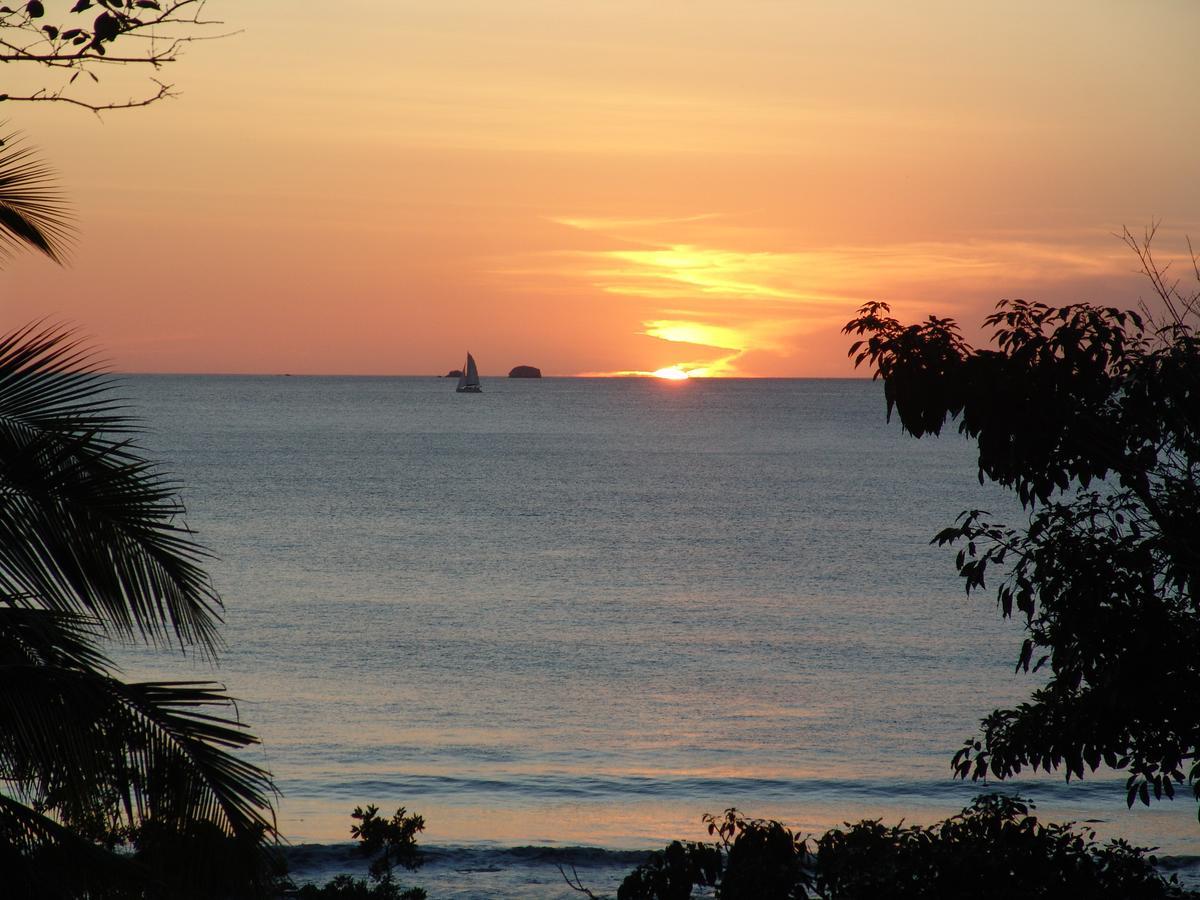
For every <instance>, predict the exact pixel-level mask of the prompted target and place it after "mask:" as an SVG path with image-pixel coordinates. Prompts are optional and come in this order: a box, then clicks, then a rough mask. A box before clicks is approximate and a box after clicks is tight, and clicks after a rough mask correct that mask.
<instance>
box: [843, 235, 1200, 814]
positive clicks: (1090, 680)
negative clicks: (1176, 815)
mask: <svg viewBox="0 0 1200 900" xmlns="http://www.w3.org/2000/svg"><path fill="white" fill-rule="evenodd" d="M1153 237H1154V229H1153V228H1151V229H1148V230H1147V232H1146V235H1145V237H1144V239H1143V240H1142V241H1140V242H1139V241H1136V240H1135V239H1134V238H1133V237H1132V236H1131V235H1130V234H1129V232H1128V231H1126V233H1125V240H1126V242H1127V243H1128V244H1129V246H1130V247H1131V248H1132V249H1133V250H1134V252H1135V253H1136V254H1137V255H1138V258H1139V259H1140V260H1141V263H1142V267H1143V271H1144V272H1145V274H1146V275H1147V276H1148V277H1149V278H1150V280H1151V282H1152V284H1153V285H1154V288H1155V290H1156V292H1157V294H1158V298H1159V301H1160V306H1161V309H1160V310H1159V311H1158V312H1157V313H1152V312H1151V311H1150V310H1149V309H1148V308H1146V307H1145V306H1143V309H1142V311H1141V312H1140V313H1139V312H1135V311H1130V310H1118V309H1114V308H1111V307H1097V306H1092V305H1088V304H1075V305H1071V306H1065V307H1061V308H1053V307H1049V306H1046V305H1043V304H1041V303H1033V302H1028V301H1024V300H1012V301H1008V300H1006V301H1003V302H1001V303H1000V304H999V305H998V307H997V309H996V312H995V313H994V314H992V315H990V316H988V317H987V319H986V320H985V323H986V324H987V325H988V326H990V327H992V328H993V329H994V337H993V340H994V343H995V349H975V348H972V347H970V346H968V345H967V344H966V342H965V341H964V340H963V339H962V337H961V335H960V333H959V330H958V327H957V325H956V324H955V323H954V322H953V321H952V320H950V319H938V318H934V317H932V316H931V317H930V318H929V319H927V320H926V321H925V322H923V323H920V324H915V325H903V324H901V323H900V322H898V321H897V320H896V319H894V318H892V317H891V315H890V310H889V308H888V306H887V304H885V303H869V304H867V305H865V306H863V307H862V308H861V309H860V310H859V314H858V317H857V318H855V319H854V320H853V321H851V322H850V323H849V324H847V325H846V327H845V331H846V332H847V333H854V334H858V335H862V336H864V339H863V340H859V341H856V342H855V343H854V344H853V346H852V347H851V348H850V354H851V355H852V356H854V357H855V364H856V365H858V364H862V363H864V362H865V363H867V364H868V365H869V366H870V367H871V368H873V369H874V371H875V377H877V378H882V379H883V383H884V390H885V398H886V402H887V412H888V416H889V418H890V416H891V414H892V412H893V411H895V412H896V413H898V414H899V417H900V422H901V424H902V425H903V427H904V429H905V430H906V431H908V432H909V433H910V434H912V435H914V436H916V437H921V436H923V435H927V434H935V435H936V434H938V433H939V432H940V431H941V429H942V428H943V427H944V426H945V425H946V424H947V423H948V422H950V421H954V420H957V421H958V427H959V431H960V432H962V433H963V434H964V435H966V436H967V437H969V438H972V439H974V440H975V441H976V442H977V444H978V449H979V478H980V481H981V482H982V481H983V480H984V479H988V480H991V481H993V482H996V483H997V484H1000V485H1002V486H1004V487H1005V488H1009V489H1011V490H1012V491H1014V492H1016V494H1017V496H1018V497H1019V498H1020V501H1021V503H1022V505H1023V507H1024V508H1025V509H1026V511H1027V513H1028V521H1027V522H1026V523H1024V524H1022V525H1021V526H1019V527H1013V526H1009V525H1004V524H1000V523H996V522H994V521H992V519H991V518H990V516H989V515H988V513H986V512H984V511H982V510H969V511H967V512H964V513H963V514H962V515H961V516H960V517H959V519H958V521H957V522H956V523H955V524H954V525H953V526H951V527H949V528H946V529H945V530H943V531H942V532H940V533H939V534H938V535H937V536H936V537H935V538H934V540H935V542H936V543H938V544H951V545H956V546H958V547H959V548H960V549H959V552H958V555H957V558H956V561H955V562H956V566H957V568H958V571H959V574H960V575H961V576H962V578H963V580H964V582H965V585H966V589H967V592H968V594H970V593H973V592H976V591H981V590H984V589H985V588H986V576H987V575H989V574H994V575H996V576H998V583H997V585H996V589H995V596H996V600H997V603H998V605H999V607H1000V610H1001V612H1002V614H1003V615H1004V616H1005V617H1008V616H1012V615H1013V614H1014V610H1015V611H1016V613H1017V614H1019V615H1020V617H1021V618H1022V620H1023V624H1024V628H1025V632H1026V638H1025V640H1024V642H1023V644H1022V645H1021V649H1020V652H1019V653H1018V655H1017V661H1016V667H1017V669H1018V670H1023V671H1029V670H1031V669H1032V670H1033V671H1038V670H1041V669H1047V670H1048V673H1049V678H1048V680H1047V682H1046V683H1045V686H1044V687H1041V688H1039V689H1037V690H1035V691H1034V692H1033V694H1032V697H1031V698H1030V700H1029V702H1026V703H1022V704H1020V705H1019V706H1017V707H1016V708H1015V709H1005V710H996V711H995V712H993V713H991V714H990V715H989V716H987V717H986V718H985V719H983V721H982V734H981V735H980V736H979V737H972V738H970V739H968V740H967V742H966V744H965V745H964V746H963V748H962V749H961V750H960V751H959V752H958V753H957V754H956V756H955V757H954V768H955V770H956V772H957V773H958V775H959V776H961V777H963V778H967V777H970V778H973V779H979V778H983V777H985V776H986V775H988V774H990V775H992V776H995V777H996V778H1007V777H1009V776H1012V775H1015V774H1017V773H1019V772H1021V770H1022V769H1023V768H1025V767H1032V768H1034V769H1043V770H1060V769H1062V770H1065V773H1066V777H1067V778H1068V780H1069V779H1071V778H1083V777H1084V774H1085V772H1086V771H1095V770H1096V769H1097V768H1099V767H1100V766H1101V765H1102V764H1105V765H1107V766H1109V767H1110V768H1113V769H1121V770H1127V771H1128V773H1129V775H1128V780H1127V782H1126V800H1127V803H1128V804H1129V805H1132V804H1133V803H1134V802H1135V800H1139V799H1140V800H1141V801H1142V802H1143V803H1146V804H1149V802H1150V799H1151V797H1154V798H1161V797H1164V796H1166V797H1173V796H1174V793H1175V789H1176V786H1177V785H1180V784H1183V783H1185V782H1186V783H1187V784H1188V785H1189V786H1190V788H1191V790H1192V791H1193V793H1194V795H1195V796H1196V798H1198V799H1200V762H1198V761H1197V754H1198V753H1200V707H1198V706H1197V705H1196V702H1195V698H1196V697H1198V696H1200V615H1198V613H1200V609H1198V608H1197V602H1198V598H1197V588H1198V587H1200V530H1198V529H1197V528H1196V522H1197V521H1200V337H1198V336H1197V334H1196V331H1195V324H1196V316H1197V307H1198V304H1200V291H1196V292H1193V293H1188V292H1185V291H1184V290H1183V289H1181V287H1180V282H1178V281H1171V280H1169V277H1168V275H1167V269H1166V267H1165V266H1160V265H1159V264H1158V263H1157V262H1156V260H1155V259H1154V256H1153V253H1152V250H1151V242H1152V240H1153ZM1189 247H1190V245H1189ZM1191 263H1192V269H1193V272H1194V274H1195V277H1196V279H1197V281H1198V282H1200V266H1198V265H1197V264H1196V259H1195V256H1194V255H1193V257H1192V260H1191Z"/></svg>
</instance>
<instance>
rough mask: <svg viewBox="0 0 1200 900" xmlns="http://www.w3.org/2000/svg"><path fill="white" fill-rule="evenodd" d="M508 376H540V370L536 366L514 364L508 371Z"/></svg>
mask: <svg viewBox="0 0 1200 900" xmlns="http://www.w3.org/2000/svg"><path fill="white" fill-rule="evenodd" d="M508 377H509V378H541V377H542V370H541V369H539V368H538V367H537V366H515V367H513V369H512V371H510V372H509V373H508Z"/></svg>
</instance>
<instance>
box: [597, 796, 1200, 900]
mask: <svg viewBox="0 0 1200 900" xmlns="http://www.w3.org/2000/svg"><path fill="white" fill-rule="evenodd" d="M1030 808H1031V804H1028V803H1027V802H1025V801H1023V800H1021V799H1019V798H1013V797H1005V796H1001V795H998V794H985V795H981V796H979V797H977V798H976V799H975V800H974V802H973V803H972V804H971V805H970V806H968V807H967V808H966V809H964V810H963V811H962V812H961V813H960V814H958V815H956V816H952V817H950V818H949V819H945V820H944V821H942V822H939V823H937V824H935V825H931V826H929V827H920V826H912V825H910V826H905V825H903V824H900V825H893V826H885V825H883V824H882V823H880V822H879V821H877V820H869V819H867V820H863V821H861V822H859V823H857V824H855V825H849V824H847V825H846V827H845V828H835V829H832V830H830V831H828V832H826V833H825V834H824V835H822V836H821V837H820V838H819V839H817V840H816V841H814V842H811V843H810V842H809V841H807V840H803V839H801V838H799V837H798V836H797V835H795V834H794V833H793V832H791V831H789V830H788V829H787V828H785V827H784V826H783V825H781V824H780V823H779V822H773V821H763V820H757V819H745V818H744V817H742V816H741V815H740V814H739V813H738V812H737V810H735V809H730V810H727V811H726V812H725V815H724V816H723V817H722V818H720V819H716V818H714V817H711V816H706V817H705V818H706V820H708V822H709V833H710V834H713V833H714V826H715V829H716V834H717V840H716V841H715V842H713V843H711V844H696V843H692V844H686V845H684V844H680V843H679V842H675V843H673V844H671V845H670V846H669V847H668V848H667V849H666V850H665V851H663V852H661V853H656V854H654V855H653V856H652V857H651V859H650V860H649V861H648V862H647V863H645V864H643V865H642V866H639V867H638V868H637V869H635V870H634V871H633V872H631V873H630V874H629V876H628V877H627V878H626V879H625V881H624V882H623V883H622V885H621V887H620V889H619V891H618V894H617V897H618V900H686V898H689V897H691V896H692V888H693V887H703V888H713V895H714V896H715V897H717V898H719V900H751V898H753V900H944V898H948V897H971V898H979V900H992V898H995V900H1001V898H1004V900H1007V898H1011V897H1030V898H1037V897H1045V898H1060V897H1088V898H1090V900H1152V898H1153V900H1157V898H1173V897H1194V896H1196V895H1195V894H1192V893H1189V892H1187V891H1185V890H1184V889H1183V888H1181V887H1180V886H1179V884H1178V882H1177V881H1176V879H1174V877H1172V878H1170V879H1167V878H1164V877H1163V876H1162V874H1161V873H1159V872H1158V870H1157V869H1156V868H1155V859H1154V857H1152V856H1148V855H1147V851H1146V850H1144V849H1142V848H1136V847H1131V846H1129V845H1128V844H1126V843H1124V842H1123V841H1110V842H1108V843H1107V844H1104V845H1102V846H1101V845H1098V844H1097V843H1096V842H1095V835H1094V833H1092V832H1087V831H1080V830H1078V829H1076V828H1075V827H1074V826H1073V825H1071V824H1066V825H1055V824H1046V825H1043V824H1041V823H1040V822H1038V820H1037V818H1036V817H1035V816H1033V815H1031V814H1030ZM668 873H669V877H667V875H668ZM689 877H690V878H691V883H687V881H686V879H687V878H689ZM585 893H586V891H585ZM593 896H594V895H593Z"/></svg>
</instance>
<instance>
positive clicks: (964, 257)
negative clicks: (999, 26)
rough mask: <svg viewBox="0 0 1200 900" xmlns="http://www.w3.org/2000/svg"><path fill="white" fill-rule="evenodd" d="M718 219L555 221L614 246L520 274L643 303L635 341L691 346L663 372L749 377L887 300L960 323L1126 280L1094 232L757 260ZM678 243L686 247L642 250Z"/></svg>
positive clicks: (548, 261) (1125, 262)
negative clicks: (1020, 301) (1044, 294)
mask: <svg viewBox="0 0 1200 900" xmlns="http://www.w3.org/2000/svg"><path fill="white" fill-rule="evenodd" d="M718 218H724V217H723V216H722V215H721V214H719V213H704V214H700V215H695V216H682V217H642V218H635V217H629V218H617V217H586V216H562V217H557V218H555V219H554V220H553V221H556V222H559V223H561V224H564V225H568V226H570V227H572V228H577V229H583V230H587V231H590V232H593V233H596V234H598V235H602V236H603V237H605V238H607V239H608V240H610V241H611V242H612V244H613V245H614V246H612V247H610V248H607V249H588V250H569V251H556V252H551V253H544V254H538V255H537V259H536V261H533V262H531V264H530V265H529V266H527V267H525V268H523V269H521V270H520V271H521V272H522V274H524V275H531V274H533V275H538V276H545V275H552V276H555V277H556V278H557V279H559V280H560V281H561V280H566V281H575V282H582V283H585V284H587V285H589V286H590V287H591V288H592V289H593V290H594V291H596V292H598V293H600V294H604V295H610V296H619V297H625V298H633V299H636V300H642V301H645V303H644V308H643V310H642V311H641V312H642V315H643V319H642V328H641V330H640V331H639V332H637V333H638V334H642V335H646V336H649V337H652V338H656V339H658V340H660V341H663V342H664V344H666V345H672V344H686V345H690V346H691V347H692V348H693V351H692V352H691V353H690V354H689V357H690V358H689V359H687V360H683V361H680V360H678V359H677V358H676V357H672V358H671V362H672V363H673V365H675V366H678V367H679V368H681V369H682V370H684V371H687V372H688V373H689V374H712V375H730V374H752V373H741V372H740V370H739V363H740V362H741V361H742V359H743V357H744V356H746V354H748V353H751V352H768V353H775V354H785V353H787V352H789V350H790V348H791V346H793V345H794V343H795V339H796V338H797V337H799V336H803V335H806V334H813V333H816V332H822V333H824V332H827V331H830V330H831V329H836V328H839V327H840V325H841V324H842V323H844V322H845V321H846V318H847V314H848V312H849V311H851V310H853V309H855V308H857V307H858V306H860V305H861V304H863V303H865V302H867V301H869V300H874V299H885V300H888V301H889V302H891V303H892V305H893V308H894V309H895V310H896V312H897V314H898V315H899V316H901V317H904V316H909V315H918V316H920V315H924V314H925V313H927V312H928V311H929V309H930V308H931V307H936V308H938V309H939V310H943V311H944V314H948V315H952V316H962V315H963V314H964V313H968V312H972V311H973V310H974V309H975V308H976V307H978V306H979V305H980V303H981V302H982V301H983V300H984V299H986V301H987V302H988V303H989V304H990V303H991V302H994V301H995V300H997V299H999V298H1000V297H1002V296H1021V295H1025V296H1031V295H1033V294H1035V293H1037V292H1039V291H1043V290H1046V289H1050V288H1053V287H1054V286H1055V285H1059V286H1062V287H1063V288H1074V289H1078V288H1081V287H1083V286H1086V285H1094V284H1096V283H1097V282H1098V281H1110V282H1121V281H1123V280H1127V279H1128V278H1129V276H1130V268H1131V266H1130V258H1129V252H1128V249H1127V248H1126V247H1124V246H1123V245H1122V244H1121V242H1120V241H1119V240H1115V239H1114V238H1113V236H1112V235H1111V234H1108V233H1102V232H1099V231H1095V232H1083V233H1079V232H1076V233H1074V234H1072V235H1064V234H1058V235H1055V234H1045V233H1036V232H1030V233H1028V234H1025V235H1014V234H1008V235H996V236H993V237H984V238H979V239H973V240H961V241H913V242H894V243H888V244H879V245H871V246H867V245H861V246H855V245H836V246H825V247H806V248H803V249H795V250H787V249H784V250H759V249H745V248H739V247H737V246H731V244H736V243H737V242H739V241H745V242H752V241H756V240H757V241H759V242H761V241H762V240H763V236H762V234H755V233H748V232H743V233H740V234H739V232H738V230H737V229H736V228H734V229H730V228H729V227H727V225H726V226H722V227H721V228H719V229H718V228H717V227H713V226H706V225H705V223H706V222H708V221H709V220H712V219H718ZM630 229H641V230H643V231H645V232H649V233H650V234H649V235H648V236H644V237H639V238H638V239H637V240H630V239H629V238H627V237H624V238H623V237H618V236H617V235H616V234H615V232H616V231H619V230H630ZM681 231H686V233H687V234H688V236H689V238H690V239H689V240H688V241H686V242H684V241H663V240H651V239H650V238H651V237H654V236H657V235H662V234H670V233H672V232H673V233H675V234H676V235H678V234H680V232H681ZM704 236H708V237H710V238H712V240H711V241H704V240H701V238H702V237H704ZM718 241H724V243H718ZM774 241H775V242H776V243H778V242H779V236H778V235H776V236H775V237H774ZM630 243H632V244H633V245H634V246H633V247H630V246H628V245H629V244H630ZM622 244H624V246H622ZM510 271H517V270H510ZM730 351H732V352H730ZM664 355H665V354H664ZM610 374H615V373H610ZM619 374H646V373H641V372H622V373H619Z"/></svg>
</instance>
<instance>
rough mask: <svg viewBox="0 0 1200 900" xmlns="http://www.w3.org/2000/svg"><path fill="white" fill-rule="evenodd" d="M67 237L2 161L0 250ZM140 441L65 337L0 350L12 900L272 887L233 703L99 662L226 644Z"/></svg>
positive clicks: (54, 203)
mask: <svg viewBox="0 0 1200 900" xmlns="http://www.w3.org/2000/svg"><path fill="white" fill-rule="evenodd" d="M66 233H67V229H66V224H65V218H64V216H63V213H62V206H61V204H60V202H59V200H58V198H57V195H56V194H55V192H54V190H53V186H52V184H50V183H49V182H48V180H47V173H46V171H45V169H44V168H42V167H41V166H40V165H39V164H38V163H36V162H35V161H33V160H32V159H31V158H30V157H28V155H27V154H26V153H25V151H22V150H17V151H15V152H14V151H13V149H12V145H9V149H8V150H7V151H5V154H4V156H3V157H0V244H5V245H6V246H9V247H12V246H17V245H26V246H30V247H33V248H34V249H37V250H39V251H41V252H42V253H44V254H45V255H47V256H49V257H51V258H53V259H59V258H61V247H62V240H63V238H64V236H65V234H66ZM135 430H136V429H135V426H134V423H133V422H132V420H131V419H130V418H129V417H128V416H127V415H126V414H125V413H124V411H123V409H122V408H121V406H120V404H119V403H118V402H117V401H116V400H115V399H114V398H113V395H112V393H111V390H110V384H109V382H108V380H107V379H106V378H105V377H103V376H102V375H101V374H100V373H99V372H97V370H96V369H95V368H94V367H93V365H92V361H91V354H90V353H89V351H88V350H87V349H86V347H84V346H83V345H82V344H81V343H80V342H79V341H78V340H77V339H76V338H74V337H73V336H72V335H71V334H70V333H69V332H66V331H63V330H61V329H55V328H53V327H44V326H40V325H34V326H29V327H26V328H24V329H21V330H19V331H17V332H15V333H13V334H10V335H8V336H5V337H0V867H2V870H3V879H4V896H5V897H14V898H19V897H39V898H44V897H72V898H75V897H112V898H121V897H144V898H149V897H160V896H161V897H167V896H170V897H184V898H186V897H197V898H199V897H204V898H214V897H223V896H229V895H232V894H234V893H236V894H237V895H238V896H242V897H246V896H251V895H254V894H256V893H265V892H267V891H268V890H269V887H270V884H271V880H272V871H271V859H270V857H269V855H268V854H267V853H265V852H264V850H265V848H264V844H265V842H266V841H267V840H268V839H269V838H271V837H273V836H274V816H273V812H272V808H271V804H270V797H271V794H272V792H273V787H272V785H271V781H270V778H269V776H268V774H267V773H266V772H265V771H263V770H262V769H260V768H258V767H256V766H254V765H251V764H250V763H247V762H245V761H244V760H241V759H239V758H238V757H237V756H235V755H233V754H232V753H231V752H230V751H231V750H237V749H241V748H244V747H246V746H248V745H250V744H253V743H255V742H256V738H254V737H253V736H252V735H251V734H249V733H248V732H247V731H246V729H245V726H244V725H242V723H241V722H240V721H238V719H237V717H236V710H235V709H234V708H233V704H232V701H231V700H230V698H229V697H228V696H226V694H225V693H224V689H223V688H222V687H221V686H220V685H217V684H213V683H210V682H203V681H166V682H164V681H158V682H141V683H134V682H125V681H122V680H121V679H120V678H119V677H118V676H119V673H118V672H117V669H116V667H115V666H114V665H113V664H112V662H111V661H110V660H109V659H108V658H107V657H106V656H105V655H104V654H103V653H102V652H101V651H100V649H99V644H100V642H101V641H102V640H105V639H110V638H117V639H122V640H125V641H141V642H146V643H149V644H152V645H157V646H175V647H178V648H180V649H187V648H195V649H196V650H198V651H199V652H200V653H202V654H205V655H207V656H209V657H212V656H214V655H215V653H216V651H217V649H218V646H219V639H218V636H217V630H216V628H217V624H218V622H219V620H220V609H221V602H220V599H219V597H218V596H217V595H216V593H215V592H214V591H213V589H212V587H211V585H210V584H209V581H208V578H207V576H206V575H205V573H204V570H203V568H202V566H201V564H202V562H203V560H204V559H205V557H206V553H205V551H204V550H203V548H201V547H200V546H199V545H198V544H196V543H195V542H194V541H193V539H192V533H191V532H190V531H189V530H188V529H187V527H186V526H184V525H183V524H181V523H180V517H181V516H182V513H183V507H182V505H181V504H180V502H179V500H178V498H177V495H176V489H175V485H174V484H173V483H171V482H170V481H168V480H166V479H165V478H164V477H162V476H161V475H160V474H159V473H158V471H157V470H156V469H155V468H154V466H153V464H152V463H150V461H148V460H147V459H146V458H145V457H144V455H143V454H142V451H141V450H140V449H139V448H138V447H137V446H136V445H135V444H134V443H132V436H133V433H134V432H135ZM227 711H229V712H227ZM230 712H231V713H232V714H230ZM118 848H120V852H117V851H118Z"/></svg>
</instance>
